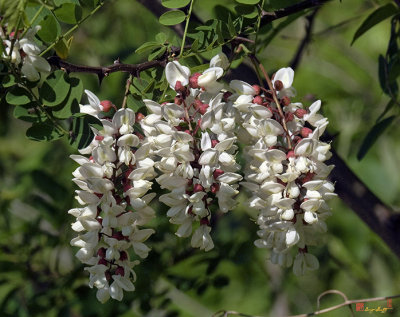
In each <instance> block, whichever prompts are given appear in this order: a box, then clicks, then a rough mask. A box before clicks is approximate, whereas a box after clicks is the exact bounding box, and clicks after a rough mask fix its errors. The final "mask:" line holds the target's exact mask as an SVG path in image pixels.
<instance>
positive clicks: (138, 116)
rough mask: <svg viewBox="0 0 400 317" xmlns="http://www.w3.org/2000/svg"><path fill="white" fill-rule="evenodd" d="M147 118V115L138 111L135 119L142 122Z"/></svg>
mask: <svg viewBox="0 0 400 317" xmlns="http://www.w3.org/2000/svg"><path fill="white" fill-rule="evenodd" d="M144 118H145V115H144V114H143V113H141V112H138V113H136V115H135V121H136V122H140V121H142V120H143V119H144Z"/></svg>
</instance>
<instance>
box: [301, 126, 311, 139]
mask: <svg viewBox="0 0 400 317" xmlns="http://www.w3.org/2000/svg"><path fill="white" fill-rule="evenodd" d="M310 133H312V130H311V129H310V128H302V129H301V131H300V134H301V136H302V137H303V138H307V137H308V136H309V135H310Z"/></svg>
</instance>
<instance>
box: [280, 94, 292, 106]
mask: <svg viewBox="0 0 400 317" xmlns="http://www.w3.org/2000/svg"><path fill="white" fill-rule="evenodd" d="M281 102H282V105H283V106H285V107H286V106H289V105H290V102H291V101H290V98H289V97H287V96H284V97H283V98H282V99H281Z"/></svg>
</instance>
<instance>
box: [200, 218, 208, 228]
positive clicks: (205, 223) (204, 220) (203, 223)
mask: <svg viewBox="0 0 400 317" xmlns="http://www.w3.org/2000/svg"><path fill="white" fill-rule="evenodd" d="M200 224H201V225H206V226H209V225H210V221H209V220H208V218H207V217H205V218H201V219H200Z"/></svg>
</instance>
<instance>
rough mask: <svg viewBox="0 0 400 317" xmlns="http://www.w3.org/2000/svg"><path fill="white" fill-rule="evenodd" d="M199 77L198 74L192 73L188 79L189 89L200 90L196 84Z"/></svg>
mask: <svg viewBox="0 0 400 317" xmlns="http://www.w3.org/2000/svg"><path fill="white" fill-rule="evenodd" d="M200 75H201V74H200V73H194V74H193V75H192V76H190V78H189V86H190V87H191V88H200V87H199V83H198V80H199V76H200Z"/></svg>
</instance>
